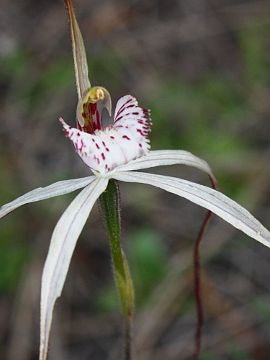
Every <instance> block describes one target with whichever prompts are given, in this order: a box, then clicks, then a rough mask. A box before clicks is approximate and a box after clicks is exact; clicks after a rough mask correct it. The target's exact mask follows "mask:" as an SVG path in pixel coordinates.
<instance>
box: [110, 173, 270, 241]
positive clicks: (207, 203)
mask: <svg viewBox="0 0 270 360" xmlns="http://www.w3.org/2000/svg"><path fill="white" fill-rule="evenodd" d="M113 177H114V178H115V179H117V180H121V181H127V182H137V183H142V184H148V185H152V186H156V187H159V188H161V189H163V190H166V191H168V192H171V193H173V194H176V195H179V196H181V197H183V198H186V199H188V200H190V201H192V202H194V203H195V204H197V205H199V206H202V207H204V208H206V209H208V210H210V211H212V212H213V213H214V214H216V215H218V216H219V217H221V218H222V219H223V220H225V221H227V222H228V223H229V224H231V225H232V226H234V227H235V228H237V229H239V230H241V231H243V232H244V233H245V234H247V235H249V236H250V237H252V238H253V239H255V240H257V241H259V242H260V243H262V244H263V245H265V246H267V247H270V232H269V231H268V230H267V229H266V228H265V227H264V226H263V225H262V224H261V223H260V222H259V221H258V220H257V219H255V217H254V216H252V215H251V214H250V213H249V212H248V211H247V210H246V209H244V208H243V207H242V206H240V205H239V204H237V203H236V202H235V201H233V200H231V199H230V198H228V197H227V196H225V195H224V194H222V193H220V192H218V191H216V190H213V189H211V188H208V187H206V186H203V185H199V184H196V183H193V182H191V181H187V180H182V179H177V178H174V177H169V176H164V175H154V174H147V173H139V172H123V173H122V172H121V173H118V172H117V173H115V174H114V175H113Z"/></svg>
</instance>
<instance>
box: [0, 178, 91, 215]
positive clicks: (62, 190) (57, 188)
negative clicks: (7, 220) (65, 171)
mask: <svg viewBox="0 0 270 360" xmlns="http://www.w3.org/2000/svg"><path fill="white" fill-rule="evenodd" d="M94 179H95V176H87V177H85V178H81V179H70V180H62V181H58V182H56V183H54V184H52V185H49V186H46V187H43V188H42V187H40V188H37V189H35V190H32V191H29V192H28V193H26V194H24V195H22V196H20V197H18V198H17V199H15V200H13V201H11V202H10V203H8V204H5V205H3V206H1V207H0V218H2V217H3V216H5V215H7V214H8V213H10V212H11V211H13V210H15V209H17V208H18V207H20V206H22V205H25V204H28V203H31V202H35V201H40V200H45V199H49V198H51V197H54V196H59V195H64V194H68V193H70V192H72V191H75V190H78V189H81V188H82V187H85V186H86V185H88V184H90V183H91V182H92V181H93V180H94Z"/></svg>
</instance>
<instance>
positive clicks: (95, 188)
mask: <svg viewBox="0 0 270 360" xmlns="http://www.w3.org/2000/svg"><path fill="white" fill-rule="evenodd" d="M107 184H108V179H102V178H99V179H96V180H95V181H93V182H92V184H90V185H88V186H87V187H86V188H85V189H83V190H82V191H81V192H80V193H79V195H77V197H76V198H75V199H74V200H73V201H72V203H71V204H70V205H69V207H68V208H67V209H66V211H65V212H64V213H63V215H62V216H61V218H60V220H59V221H58V223H57V225H56V227H55V229H54V232H53V234H52V239H51V244H50V249H49V253H48V256H47V259H46V263H45V266H44V270H43V275H42V283H41V317H40V355H39V358H40V360H46V358H47V352H48V341H49V333H50V328H51V322H52V313H53V308H54V304H55V301H56V299H57V298H58V297H59V296H60V295H61V292H62V289H63V286H64V282H65V279H66V276H67V272H68V268H69V264H70V260H71V256H72V254H73V251H74V248H75V245H76V243H77V239H78V237H79V235H80V233H81V231H82V228H83V226H84V224H85V222H86V220H87V218H88V216H89V213H90V211H91V209H92V207H93V205H94V204H95V202H96V200H97V199H98V197H99V196H100V194H102V193H103V191H104V190H105V189H106V187H107Z"/></svg>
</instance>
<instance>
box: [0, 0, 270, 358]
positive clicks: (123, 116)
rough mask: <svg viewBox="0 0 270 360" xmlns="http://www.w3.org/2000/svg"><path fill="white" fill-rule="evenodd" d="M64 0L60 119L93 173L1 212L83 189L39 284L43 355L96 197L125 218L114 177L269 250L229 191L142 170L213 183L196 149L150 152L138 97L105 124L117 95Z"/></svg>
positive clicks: (267, 236) (259, 228)
mask: <svg viewBox="0 0 270 360" xmlns="http://www.w3.org/2000/svg"><path fill="white" fill-rule="evenodd" d="M65 3H66V7H67V10H68V15H69V19H70V27H71V37H72V46H73V57H74V65H75V76H76V87H77V92H78V99H79V101H78V107H77V114H76V127H70V126H69V125H67V124H66V123H65V122H64V120H63V119H60V121H61V123H62V125H63V129H64V131H65V133H66V136H67V137H68V139H70V140H71V141H72V143H73V144H74V147H75V150H76V152H77V153H78V155H79V157H80V158H81V159H82V161H83V162H84V163H85V165H86V166H87V167H88V168H89V173H90V172H92V175H89V176H88V177H84V178H80V179H71V180H63V181H59V182H56V183H54V184H52V185H49V186H47V187H44V188H37V189H35V190H32V191H30V192H28V193H26V194H25V195H23V196H21V197H19V198H17V199H16V200H14V201H12V202H10V203H8V204H6V205H3V206H2V207H1V208H0V217H3V216H5V215H7V214H8V213H9V212H11V211H13V210H15V209H16V208H18V207H20V206H22V205H24V204H28V203H31V202H36V201H39V200H44V199H48V198H52V197H54V196H59V195H64V194H67V193H70V192H73V191H76V190H78V189H82V188H83V190H82V191H81V192H80V193H79V194H78V195H77V196H76V197H75V198H74V200H73V201H72V202H71V204H70V205H69V206H68V208H67V209H66V210H65V212H64V213H63V215H62V216H61V218H60V220H59V221H58V223H57V225H56V227H55V229H54V231H53V234H52V238H51V242H50V247H49V252H48V255H47V259H46V262H45V266H44V270H43V275H42V283H41V319H40V329H41V334H40V360H45V359H46V358H47V352H48V342H49V333H50V328H51V323H52V315H53V309H54V305H55V301H56V299H57V298H58V297H59V296H60V295H61V292H62V289H63V286H64V282H65V279H66V276H67V272H68V268H69V264H70V261H71V257H72V254H73V251H74V248H75V245H76V243H77V240H78V237H79V236H80V233H81V231H82V229H83V227H84V225H85V223H86V220H87V218H88V216H89V214H90V212H91V210H92V208H93V206H94V204H95V202H96V201H97V200H98V198H99V197H102V196H103V204H104V211H105V214H107V216H108V218H110V216H111V217H114V218H115V219H116V218H117V216H119V214H117V211H116V212H115V213H113V210H112V211H111V209H110V208H109V207H108V206H107V205H108V202H106V201H107V200H110V201H112V203H113V202H115V203H117V201H118V200H117V196H116V195H115V194H116V193H114V192H113V191H112V192H111V194H113V196H111V198H110V193H109V192H107V191H108V189H109V188H110V186H111V185H110V184H115V183H113V182H112V181H114V180H117V181H124V182H131V183H132V182H136V183H142V184H146V185H152V186H155V187H157V188H160V189H163V190H165V191H168V192H170V193H173V194H176V195H178V196H180V197H183V198H185V199H187V200H190V201H192V202H193V203H195V204H197V205H199V206H201V207H203V208H205V209H208V210H209V211H211V212H213V213H214V214H216V215H218V216H219V217H221V218H222V219H223V220H225V221H227V222H228V223H229V224H231V225H232V226H234V227H235V228H237V229H239V230H241V231H242V232H244V233H245V234H247V235H249V236H250V237H252V238H254V239H255V240H257V241H259V242H260V243H262V244H264V245H266V246H267V247H270V232H269V231H268V230H267V229H266V228H265V227H264V226H263V225H262V224H261V223H260V222H259V221H258V220H256V219H255V218H254V217H253V216H252V215H251V214H250V213H249V212H248V211H247V210H246V209H244V208H243V207H242V206H241V205H239V204H237V203H236V202H235V201H233V200H231V199H230V198H229V197H227V196H226V195H224V194H222V193H220V192H218V191H216V190H215V189H212V188H209V187H206V186H203V185H199V184H197V183H194V182H191V181H187V180H183V179H178V178H175V177H169V176H164V175H156V174H152V173H145V172H140V171H138V170H143V169H149V168H153V167H157V166H163V165H173V164H181V165H188V166H192V167H195V168H197V169H199V170H201V171H203V172H205V173H206V174H208V175H209V176H210V178H211V179H212V181H215V180H214V176H213V173H212V171H211V169H210V167H209V165H208V164H207V163H206V162H205V161H204V160H202V159H200V158H198V157H196V156H194V155H193V154H191V153H190V152H187V151H183V150H150V141H149V134H150V130H151V119H150V112H149V111H148V110H146V109H144V108H142V107H140V106H139V105H138V102H137V100H136V99H135V98H134V97H133V96H131V95H126V96H124V97H122V98H120V99H119V100H118V102H117V104H116V107H115V111H114V116H113V120H112V122H111V124H109V125H107V126H105V125H104V123H103V114H104V112H103V110H104V109H106V110H107V111H108V113H109V115H111V97H110V94H109V92H108V91H107V90H106V89H105V88H104V87H101V86H94V87H92V86H91V85H90V81H89V79H88V67H87V60H86V54H85V48H84V43H83V39H82V35H81V32H80V29H79V26H78V23H77V20H76V17H75V13H74V9H73V6H72V2H71V0H65ZM108 184H109V186H108ZM106 189H107V190H106ZM106 196H107V198H106ZM114 205H115V204H114ZM116 205H117V204H116ZM107 224H108V226H109V227H110V224H111V228H110V229H111V234H112V238H113V236H116V237H117V236H118V235H119V234H118V232H119V226H118V225H119V224H117V222H116V225H115V227H113V223H112V222H110V219H109V220H108V221H107ZM113 234H114V235H113ZM118 245H119V244H118ZM113 251H115V254H114V255H115V256H114V261H115V263H114V265H115V266H116V268H117V266H118V269H120V270H119V273H118V275H119V274H120V275H121V272H122V275H123V277H124V278H125V281H126V283H125V284H124V287H125V291H126V292H125V296H126V300H125V299H124V301H123V302H125V301H126V312H127V313H129V312H132V309H131V308H132V306H131V305H130V304H131V303H132V302H133V290H132V282H131V278H130V276H129V275H128V274H129V272H128V266H127V261H126V259H125V256H124V254H123V252H121V251H122V250H121V247H120V246H118V249H117V247H116V248H114V249H113ZM117 251H118V253H117ZM119 251H120V253H119ZM119 254H120V255H119ZM116 276H117V274H116ZM118 280H119V279H118ZM118 285H119V286H118V287H119V291H120V293H121V283H120V282H118ZM122 291H123V289H122ZM128 294H129V295H128ZM128 297H129V299H128Z"/></svg>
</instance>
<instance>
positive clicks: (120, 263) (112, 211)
mask: <svg viewBox="0 0 270 360" xmlns="http://www.w3.org/2000/svg"><path fill="white" fill-rule="evenodd" d="M100 201H101V206H102V210H103V213H104V215H105V221H106V226H107V231H108V237H109V244H110V249H111V256H112V263H113V271H114V279H115V284H116V287H117V290H118V293H119V296H120V300H121V304H122V310H123V314H124V317H125V360H131V357H132V355H131V352H132V351H131V343H132V341H131V340H132V339H131V327H132V318H133V313H134V290H133V283H132V278H131V275H130V271H129V267H128V262H127V259H126V256H125V254H124V252H123V250H122V248H121V243H120V236H121V217H120V201H119V191H118V187H117V183H116V181H115V180H110V181H109V184H108V187H107V189H106V191H105V192H104V193H103V194H102V195H101V197H100Z"/></svg>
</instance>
